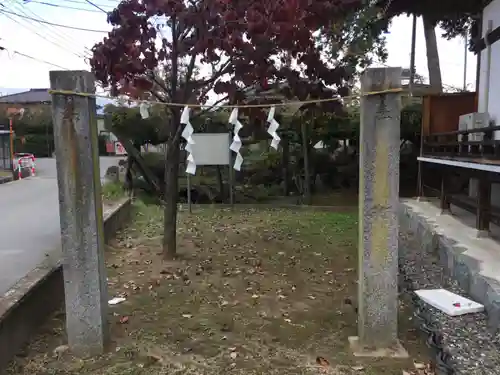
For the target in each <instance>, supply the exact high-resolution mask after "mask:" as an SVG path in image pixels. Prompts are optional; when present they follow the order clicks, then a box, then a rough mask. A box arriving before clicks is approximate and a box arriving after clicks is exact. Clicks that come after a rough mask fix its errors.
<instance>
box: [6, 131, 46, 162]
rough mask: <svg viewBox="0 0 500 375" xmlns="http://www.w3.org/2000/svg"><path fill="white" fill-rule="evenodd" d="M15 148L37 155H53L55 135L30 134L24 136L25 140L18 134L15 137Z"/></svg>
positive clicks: (16, 150) (17, 150) (18, 150)
mask: <svg viewBox="0 0 500 375" xmlns="http://www.w3.org/2000/svg"><path fill="white" fill-rule="evenodd" d="M14 150H15V152H27V153H32V154H34V155H35V157H51V156H52V153H53V152H54V135H53V134H48V135H47V134H28V135H26V136H24V142H23V141H22V138H21V137H19V136H18V137H16V138H15V139H14Z"/></svg>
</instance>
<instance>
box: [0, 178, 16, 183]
mask: <svg viewBox="0 0 500 375" xmlns="http://www.w3.org/2000/svg"><path fill="white" fill-rule="evenodd" d="M13 180H14V178H13V177H12V176H9V177H0V185H2V184H6V183H7V182H11V181H13Z"/></svg>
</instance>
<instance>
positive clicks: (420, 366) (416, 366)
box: [413, 362, 425, 370]
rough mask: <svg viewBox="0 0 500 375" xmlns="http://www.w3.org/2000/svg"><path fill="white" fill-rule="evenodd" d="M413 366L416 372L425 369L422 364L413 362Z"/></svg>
mask: <svg viewBox="0 0 500 375" xmlns="http://www.w3.org/2000/svg"><path fill="white" fill-rule="evenodd" d="M413 366H415V368H416V369H417V370H423V369H424V368H425V365H424V364H423V363H418V362H413Z"/></svg>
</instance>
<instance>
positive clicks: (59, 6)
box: [29, 0, 100, 13]
mask: <svg viewBox="0 0 500 375" xmlns="http://www.w3.org/2000/svg"><path fill="white" fill-rule="evenodd" d="M29 3H30V4H31V3H36V4H41V5H47V6H50V7H56V8H62V9H71V10H78V11H82V12H91V13H100V11H97V10H93V9H85V8H78V7H72V6H68V5H59V4H52V3H46V2H45V1H36V0H31V1H30V2H29Z"/></svg>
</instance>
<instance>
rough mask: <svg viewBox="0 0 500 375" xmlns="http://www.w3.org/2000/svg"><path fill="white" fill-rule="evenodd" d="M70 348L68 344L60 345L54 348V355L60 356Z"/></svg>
mask: <svg viewBox="0 0 500 375" xmlns="http://www.w3.org/2000/svg"><path fill="white" fill-rule="evenodd" d="M68 350H69V346H68V345H59V346H58V347H57V348H55V349H54V356H55V357H60V356H62V355H63V354H64V353H66V352H67V351H68Z"/></svg>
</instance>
